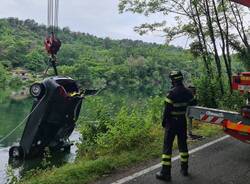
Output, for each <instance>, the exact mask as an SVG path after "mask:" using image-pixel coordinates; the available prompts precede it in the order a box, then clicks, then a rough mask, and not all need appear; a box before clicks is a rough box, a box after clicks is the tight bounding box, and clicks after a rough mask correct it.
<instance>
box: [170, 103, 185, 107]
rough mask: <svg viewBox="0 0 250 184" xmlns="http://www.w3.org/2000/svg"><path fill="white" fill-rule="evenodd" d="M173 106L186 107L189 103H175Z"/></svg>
mask: <svg viewBox="0 0 250 184" xmlns="http://www.w3.org/2000/svg"><path fill="white" fill-rule="evenodd" d="M173 106H174V107H186V106H188V103H174V104H173Z"/></svg>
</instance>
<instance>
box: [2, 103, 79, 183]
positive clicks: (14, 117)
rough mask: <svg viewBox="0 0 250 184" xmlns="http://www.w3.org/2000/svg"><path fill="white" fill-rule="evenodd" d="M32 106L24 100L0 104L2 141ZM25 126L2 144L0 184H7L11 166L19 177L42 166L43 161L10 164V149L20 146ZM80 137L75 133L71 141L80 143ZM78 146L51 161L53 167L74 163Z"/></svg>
mask: <svg viewBox="0 0 250 184" xmlns="http://www.w3.org/2000/svg"><path fill="white" fill-rule="evenodd" d="M31 106H32V100H31V99H30V100H24V101H20V102H15V101H7V102H4V103H1V104H0V139H1V138H3V137H4V136H5V135H7V134H8V133H9V132H10V131H11V130H13V129H14V128H15V127H16V126H17V125H18V124H19V123H20V122H22V120H23V119H24V118H25V117H26V116H27V115H28V114H29V112H30V110H31ZM23 129H24V125H22V126H21V127H20V128H18V129H17V130H16V131H15V132H14V133H13V134H12V135H11V136H9V137H8V138H7V139H6V140H4V141H3V142H1V143H0V184H6V183H7V181H8V174H7V173H8V172H7V168H8V167H9V166H10V167H11V168H13V169H12V171H13V172H14V173H15V175H17V176H18V177H21V176H22V175H23V174H25V172H27V171H29V170H31V169H34V168H37V167H39V166H40V164H41V162H42V159H36V160H29V161H26V162H23V163H15V164H13V163H12V164H9V155H8V154H9V148H10V146H13V145H16V144H18V142H19V140H20V138H21V135H22V132H23ZM79 138H80V135H79V133H78V132H74V133H73V134H72V135H71V137H70V140H71V141H74V142H77V141H79ZM76 150H77V148H76V146H75V144H74V146H72V147H71V151H70V153H68V154H65V153H64V154H62V155H57V156H56V159H55V158H53V156H52V159H51V160H50V162H51V164H52V165H62V164H65V163H67V162H73V161H74V160H75V157H76Z"/></svg>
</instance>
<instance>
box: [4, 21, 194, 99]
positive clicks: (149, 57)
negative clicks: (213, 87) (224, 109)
mask: <svg viewBox="0 0 250 184" xmlns="http://www.w3.org/2000/svg"><path fill="white" fill-rule="evenodd" d="M46 34H47V30H46V26H44V25H38V24H37V23H36V22H35V21H33V20H25V21H21V20H18V19H16V18H8V19H1V20H0V62H1V63H2V65H3V66H4V67H5V68H7V69H9V70H11V69H13V68H16V67H22V68H26V69H28V70H29V71H31V72H42V71H43V70H44V69H45V68H46V64H45V61H46V60H47V55H46V53H45V51H44V46H43V40H44V38H45V36H46ZM57 36H58V37H59V38H60V39H61V41H62V43H63V45H62V48H61V51H60V52H59V54H58V59H59V65H60V68H59V70H60V73H61V74H63V75H69V76H71V77H73V78H75V79H77V80H78V81H79V82H80V84H81V85H82V86H83V87H85V88H100V87H104V86H107V87H108V88H109V89H113V90H116V91H117V90H118V91H120V92H121V91H123V92H130V93H132V92H133V91H134V90H136V91H137V92H138V90H140V91H141V92H142V93H143V94H148V95H152V94H159V93H161V92H162V91H164V90H166V89H167V88H169V82H168V73H169V71H170V70H172V69H182V70H183V71H184V73H185V74H186V75H187V74H188V76H189V78H190V76H191V74H195V71H197V67H198V62H197V60H196V61H195V60H194V58H193V57H192V55H191V54H190V53H189V52H188V51H184V50H183V49H182V48H176V47H174V46H166V45H159V44H153V43H144V42H142V41H132V40H111V39H109V38H105V39H102V38H97V37H95V36H92V35H89V34H85V33H78V32H71V31H70V30H69V29H68V28H63V29H60V30H59V31H58V33H57ZM185 71H186V72H185ZM137 92H136V93H137Z"/></svg>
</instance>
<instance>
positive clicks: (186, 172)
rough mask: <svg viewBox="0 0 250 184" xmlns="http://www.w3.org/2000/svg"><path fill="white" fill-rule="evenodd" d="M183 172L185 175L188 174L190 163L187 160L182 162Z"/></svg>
mask: <svg viewBox="0 0 250 184" xmlns="http://www.w3.org/2000/svg"><path fill="white" fill-rule="evenodd" d="M181 174H182V175H183V176H188V163H187V162H182V163H181Z"/></svg>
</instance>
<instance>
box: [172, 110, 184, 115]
mask: <svg viewBox="0 0 250 184" xmlns="http://www.w3.org/2000/svg"><path fill="white" fill-rule="evenodd" d="M185 114H186V111H180V112H176V111H173V112H171V115H176V116H178V115H185Z"/></svg>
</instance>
